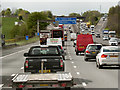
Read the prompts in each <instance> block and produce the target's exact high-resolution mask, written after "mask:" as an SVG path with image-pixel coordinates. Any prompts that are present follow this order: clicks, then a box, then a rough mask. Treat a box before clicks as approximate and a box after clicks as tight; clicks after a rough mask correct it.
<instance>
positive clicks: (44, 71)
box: [39, 70, 51, 73]
mask: <svg viewBox="0 0 120 90" xmlns="http://www.w3.org/2000/svg"><path fill="white" fill-rule="evenodd" d="M50 72H51V70H43V73H50ZM39 73H41V70H39Z"/></svg>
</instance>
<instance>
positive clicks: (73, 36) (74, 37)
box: [70, 33, 77, 41]
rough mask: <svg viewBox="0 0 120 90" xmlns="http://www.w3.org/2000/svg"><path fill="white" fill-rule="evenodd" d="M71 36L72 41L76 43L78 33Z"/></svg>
mask: <svg viewBox="0 0 120 90" xmlns="http://www.w3.org/2000/svg"><path fill="white" fill-rule="evenodd" d="M70 36H71V41H74V40H75V39H76V38H77V36H76V33H71V35H70Z"/></svg>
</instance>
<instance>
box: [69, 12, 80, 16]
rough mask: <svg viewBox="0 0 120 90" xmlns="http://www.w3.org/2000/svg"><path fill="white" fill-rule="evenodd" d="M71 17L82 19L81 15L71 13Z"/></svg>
mask: <svg viewBox="0 0 120 90" xmlns="http://www.w3.org/2000/svg"><path fill="white" fill-rule="evenodd" d="M69 16H72V17H80V16H81V15H80V14H79V13H70V14H69Z"/></svg>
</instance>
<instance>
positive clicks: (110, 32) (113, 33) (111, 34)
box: [109, 31, 116, 39]
mask: <svg viewBox="0 0 120 90" xmlns="http://www.w3.org/2000/svg"><path fill="white" fill-rule="evenodd" d="M115 37H116V31H109V39H110V38H115Z"/></svg>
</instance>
